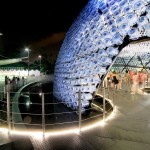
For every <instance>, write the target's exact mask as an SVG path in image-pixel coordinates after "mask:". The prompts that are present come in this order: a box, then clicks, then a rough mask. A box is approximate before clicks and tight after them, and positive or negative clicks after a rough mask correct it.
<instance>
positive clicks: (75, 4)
mask: <svg viewBox="0 0 150 150" xmlns="http://www.w3.org/2000/svg"><path fill="white" fill-rule="evenodd" d="M87 2H88V0H54V1H53V0H49V1H47V2H45V1H22V0H21V1H18V2H17V1H7V0H6V1H4V2H2V1H1V2H0V32H2V33H3V36H0V44H1V47H3V50H1V52H0V55H5V56H6V57H11V56H13V55H12V52H13V53H18V54H19V52H20V51H21V49H22V48H24V47H25V46H26V45H28V44H30V43H32V42H34V41H37V40H39V39H42V38H45V37H47V36H50V35H51V34H53V33H58V32H62V31H65V32H67V31H68V29H69V27H70V26H71V24H72V23H73V21H74V20H75V19H76V17H77V16H78V15H79V13H80V11H81V10H82V9H83V8H84V6H85V5H86V3H87Z"/></svg>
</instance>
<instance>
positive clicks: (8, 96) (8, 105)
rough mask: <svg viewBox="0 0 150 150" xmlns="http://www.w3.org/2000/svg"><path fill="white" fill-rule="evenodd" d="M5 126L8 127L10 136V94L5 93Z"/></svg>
mask: <svg viewBox="0 0 150 150" xmlns="http://www.w3.org/2000/svg"><path fill="white" fill-rule="evenodd" d="M7 125H8V135H10V129H11V125H10V92H8V91H7Z"/></svg>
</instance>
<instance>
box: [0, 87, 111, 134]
mask: <svg viewBox="0 0 150 150" xmlns="http://www.w3.org/2000/svg"><path fill="white" fill-rule="evenodd" d="M11 94H12V93H11V92H9V91H7V97H6V100H0V103H1V106H4V107H2V109H1V110H0V114H1V116H0V124H1V126H2V125H3V126H6V127H7V128H8V133H9V134H10V131H11V130H12V129H15V130H17V129H19V130H24V129H26V128H27V129H28V130H30V129H31V130H33V129H35V130H40V131H42V132H43V135H44V134H45V132H47V131H49V130H50V131H52V130H53V129H65V128H67V129H68V128H70V127H75V128H78V129H79V132H81V128H82V127H83V126H86V123H87V122H89V121H90V122H95V120H103V121H105V118H106V115H108V114H110V113H111V112H112V111H113V107H112V106H111V104H110V103H109V101H107V100H106V97H107V96H108V93H107V94H106V88H104V87H103V96H102V97H101V99H102V101H101V103H99V105H97V106H96V107H98V109H96V108H93V107H87V108H85V111H84V112H91V111H93V110H94V113H95V114H94V115H87V116H88V117H87V116H84V112H83V111H82V99H81V97H82V92H81V91H79V92H78V109H77V110H73V109H70V108H67V106H66V103H65V102H63V101H57V100H54V99H53V100H52V99H49V98H48V99H47V98H46V97H48V96H49V95H52V94H53V93H52V92H50V93H40V95H39V93H33V92H29V95H27V92H25V93H23V92H22V93H21V94H20V95H22V96H26V98H28V100H29V98H30V96H32V97H35V98H36V97H37V96H38V97H40V98H39V101H37V102H34V103H33V102H32V101H30V100H29V101H26V102H24V101H22V102H20V101H19V100H18V101H17V102H16V101H13V100H12V98H11V96H10V95H11ZM28 96H29V97H28ZM93 100H94V101H97V100H99V97H95V98H93ZM93 100H92V101H93ZM51 101H52V102H51ZM69 103H72V102H69ZM27 106H28V107H29V106H30V107H31V108H34V109H35V108H36V109H35V110H34V111H27V109H26V110H25V112H24V111H23V110H24V108H25V107H27ZM16 107H18V108H20V110H19V109H15V108H16ZM12 108H13V109H12ZM51 108H53V109H55V110H53V111H49V109H51ZM106 108H107V109H106ZM18 110H19V111H18ZM95 110H96V111H95ZM97 110H98V111H97ZM34 120H35V121H34Z"/></svg>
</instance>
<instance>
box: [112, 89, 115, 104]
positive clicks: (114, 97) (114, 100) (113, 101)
mask: <svg viewBox="0 0 150 150" xmlns="http://www.w3.org/2000/svg"><path fill="white" fill-rule="evenodd" d="M114 101H115V89H113V99H112V103H113V106H115V105H114Z"/></svg>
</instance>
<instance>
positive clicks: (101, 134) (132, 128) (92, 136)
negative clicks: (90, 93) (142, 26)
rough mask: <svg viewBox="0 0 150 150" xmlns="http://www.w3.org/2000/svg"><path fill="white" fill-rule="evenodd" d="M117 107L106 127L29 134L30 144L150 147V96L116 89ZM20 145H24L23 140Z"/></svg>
mask: <svg viewBox="0 0 150 150" xmlns="http://www.w3.org/2000/svg"><path fill="white" fill-rule="evenodd" d="M115 106H116V110H115V116H114V118H112V119H111V120H108V121H107V122H106V123H105V125H104V126H103V127H102V126H101V127H97V128H95V129H92V130H90V131H86V132H82V133H81V134H80V135H77V134H72V135H66V136H59V137H49V138H46V139H43V140H38V139H36V138H34V137H29V138H30V141H31V143H30V144H31V145H30V144H27V146H29V145H30V148H31V149H33V147H34V149H35V150H77V149H79V150H148V149H149V148H150V140H149V139H150V95H140V94H135V95H131V94H130V93H129V92H127V90H123V91H117V92H116V95H115ZM1 137H2V135H1ZM25 140H26V139H25ZM8 142H9V140H8ZM17 144H18V146H19V145H20V148H21V146H22V144H23V142H18V143H17ZM32 146H33V147H32ZM30 148H29V147H28V149H27V150H29V149H30ZM0 149H1V147H0ZM13 150H14V149H13Z"/></svg>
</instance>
